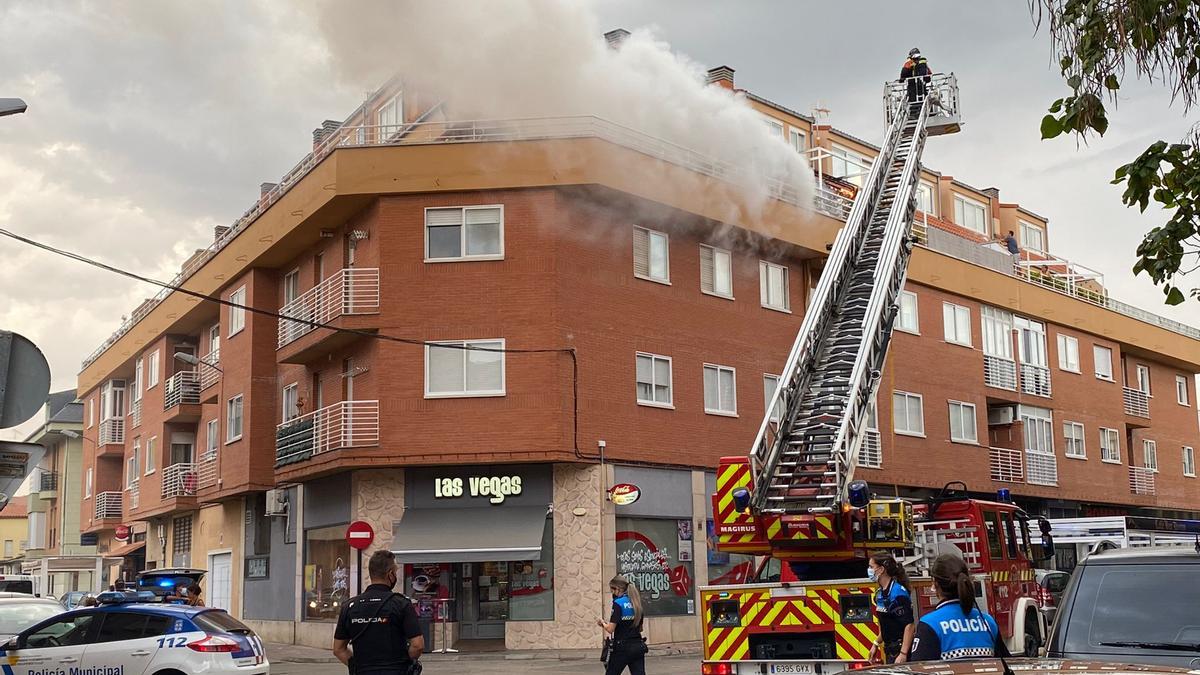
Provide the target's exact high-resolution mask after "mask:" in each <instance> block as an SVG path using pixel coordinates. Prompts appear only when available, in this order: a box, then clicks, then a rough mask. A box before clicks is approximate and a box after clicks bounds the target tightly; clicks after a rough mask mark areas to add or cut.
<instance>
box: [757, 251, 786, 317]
mask: <svg viewBox="0 0 1200 675" xmlns="http://www.w3.org/2000/svg"><path fill="white" fill-rule="evenodd" d="M771 270H780V271H781V273H782V275H783V276H782V282H783V287H782V288H781V289H779V292H780V293H781V294H782V296H783V304H782V305H779V304H772V303H771ZM789 271H790V270H789V268H788V266H787V265H780V264H778V263H773V262H767V261H766V260H759V261H758V301H759V304H760V305H762V306H763V307H764V308H765V309H772V310H775V311H776V312H784V313H786V314H791V313H792V297H791V296H792V282H791V279H790V278H789V276H790V275H789V274H788V273H789Z"/></svg>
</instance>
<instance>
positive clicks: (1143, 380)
mask: <svg viewBox="0 0 1200 675" xmlns="http://www.w3.org/2000/svg"><path fill="white" fill-rule="evenodd" d="M1133 370H1134V375H1135V376H1136V378H1137V388H1138V391H1140V392H1142V393H1143V394H1145V395H1147V396H1149V395H1150V366H1143V365H1142V364H1140V363H1139V364H1136V365H1135V366H1134V367H1133Z"/></svg>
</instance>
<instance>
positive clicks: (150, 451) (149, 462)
mask: <svg viewBox="0 0 1200 675" xmlns="http://www.w3.org/2000/svg"><path fill="white" fill-rule="evenodd" d="M157 445H158V437H157V436H151V437H150V440H148V441H146V474H147V475H149V474H152V473H154V465H155V463H156V461H157V460H155V458H154V454H155V447H156V446H157Z"/></svg>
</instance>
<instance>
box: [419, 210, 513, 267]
mask: <svg viewBox="0 0 1200 675" xmlns="http://www.w3.org/2000/svg"><path fill="white" fill-rule="evenodd" d="M488 209H498V210H499V211H500V234H499V238H500V250H499V251H498V252H497V253H474V254H468V253H467V212H468V211H484V210H488ZM456 210H457V211H459V214H460V217H459V221H458V222H459V225H458V228H459V232H458V252H459V255H457V256H446V257H437V258H435V257H433V256H431V255H429V213H430V212H431V211H456ZM424 227H425V229H424V232H423V235H424V237H425V262H427V263H444V262H462V261H464V260H504V205H503V204H473V205H471V206H427V207H425V226H424Z"/></svg>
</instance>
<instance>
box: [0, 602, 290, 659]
mask: <svg viewBox="0 0 1200 675" xmlns="http://www.w3.org/2000/svg"><path fill="white" fill-rule="evenodd" d="M146 596H147V593H145V592H143V593H139V594H133V593H129V594H126V593H101V594H100V596H99V598H98V600H99V602H100V603H101V604H100V605H98V606H96V607H86V608H83V609H77V610H73V611H70V612H65V613H63V614H60V615H58V616H56V617H54V618H51V619H47V620H45V621H42V622H40V623H38V624H36V625H34V626H32V627H31V628H28V629H26V630H25V631H22V632H21V633H20V634H18V635H17V636H15V637H13V638H12V639H11V640H9V641H8V642H7V643H5V644H4V645H3V647H0V673H2V674H3V675H45V674H46V673H59V672H61V673H64V674H66V673H87V674H88V675H179V674H180V673H238V674H239V675H267V673H269V672H270V665H269V664H268V663H267V656H266V651H265V650H264V649H263V643H262V641H261V640H260V639H259V638H258V636H257V635H255V634H254V632H253V631H251V630H250V629H249V628H247V627H246V626H244V625H243V624H242V623H241V622H239V621H238V620H237V619H234V618H233V617H231V616H229V614H227V613H226V612H225V610H222V609H214V608H208V607H187V606H183V605H163V604H147V597H146Z"/></svg>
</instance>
